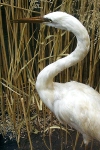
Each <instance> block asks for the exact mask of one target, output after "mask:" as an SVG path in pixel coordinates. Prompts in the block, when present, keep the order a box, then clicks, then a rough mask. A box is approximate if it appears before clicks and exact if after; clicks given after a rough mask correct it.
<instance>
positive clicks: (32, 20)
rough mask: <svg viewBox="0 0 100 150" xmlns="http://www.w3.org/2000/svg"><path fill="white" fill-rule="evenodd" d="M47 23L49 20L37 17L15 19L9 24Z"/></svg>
mask: <svg viewBox="0 0 100 150" xmlns="http://www.w3.org/2000/svg"><path fill="white" fill-rule="evenodd" d="M49 21H50V20H49V19H47V18H43V17H41V16H39V17H32V18H22V19H16V20H12V21H11V22H13V23H43V22H49Z"/></svg>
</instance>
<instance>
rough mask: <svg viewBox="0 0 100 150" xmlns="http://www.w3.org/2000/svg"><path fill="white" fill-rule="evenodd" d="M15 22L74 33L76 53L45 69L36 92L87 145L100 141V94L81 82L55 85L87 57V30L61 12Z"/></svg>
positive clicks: (38, 79)
mask: <svg viewBox="0 0 100 150" xmlns="http://www.w3.org/2000/svg"><path fill="white" fill-rule="evenodd" d="M14 22H22V23H23V22H33V23H34V22H38V23H43V22H44V23H45V24H46V25H48V26H52V27H55V28H59V29H64V30H69V31H71V32H73V33H74V34H75V36H76V38H77V46H76V48H75V50H74V51H73V52H72V53H71V54H70V55H68V56H67V57H64V58H62V59H59V60H57V61H56V62H54V63H52V64H50V65H48V66H47V67H45V68H44V69H43V70H42V71H41V72H40V73H39V75H38V77H37V81H36V89H37V92H38V94H39V96H40V98H41V99H42V101H43V102H44V103H45V104H46V105H47V107H48V108H49V109H50V110H51V111H52V112H53V113H54V114H55V115H56V117H57V118H58V120H59V121H60V122H61V123H63V124H65V125H66V124H68V125H69V126H71V127H73V128H75V129H76V130H77V131H79V132H80V133H81V134H82V135H83V141H84V144H86V145H87V144H88V142H89V141H90V140H91V139H96V140H98V141H100V94H99V93H98V92H97V91H95V90H94V89H93V88H92V87H90V86H88V85H85V84H82V83H79V82H75V81H71V82H67V83H57V82H53V78H54V77H55V76H56V75H57V74H58V73H60V72H61V71H62V70H64V69H66V68H69V67H71V66H73V65H75V64H76V63H78V62H79V61H81V60H83V58H84V57H85V56H86V55H87V53H88V51H89V47H90V39H89V35H88V32H87V30H86V28H85V27H84V26H83V25H82V24H81V22H80V21H79V20H77V19H76V18H75V17H73V16H71V15H70V14H67V13H65V12H59V11H58V12H53V13H49V14H47V15H44V16H43V17H33V18H25V19H24V18H23V19H18V20H14Z"/></svg>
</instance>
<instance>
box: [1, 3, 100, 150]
mask: <svg viewBox="0 0 100 150" xmlns="http://www.w3.org/2000/svg"><path fill="white" fill-rule="evenodd" d="M57 10H61V11H65V12H67V13H70V14H72V15H74V16H76V17H77V18H78V19H79V20H80V21H81V22H82V23H83V24H84V26H85V27H86V28H87V30H88V32H89V35H90V40H91V46H90V52H89V53H88V55H87V56H86V58H85V59H84V60H83V61H82V62H80V63H78V64H77V65H75V66H73V67H71V68H69V69H66V70H64V71H63V72H61V73H60V74H59V75H57V77H55V79H54V80H55V81H58V82H67V81H70V80H75V81H79V82H82V83H85V84H89V85H90V86H92V87H93V88H95V89H96V90H97V91H98V92H100V2H99V0H91V1H90V0H85V1H81V0H64V1H61V0H50V1H48V0H41V1H38V0H28V1H27V0H24V1H23V0H19V1H16V2H15V1H14V0H2V2H0V32H1V34H0V35H1V36H0V40H1V50H0V108H1V110H0V133H2V134H3V135H5V134H6V133H7V132H9V131H11V132H13V136H15V137H16V140H17V143H18V144H19V142H20V138H21V133H22V132H27V134H28V139H29V142H30V149H31V150H32V149H33V147H34V145H32V142H31V137H30V135H31V133H35V134H36V133H38V132H40V131H41V132H43V133H46V132H48V134H49V135H51V132H52V131H53V130H54V129H56V128H57V129H59V128H63V129H62V130H65V131H66V133H65V134H66V140H68V139H67V135H68V134H70V133H69V132H70V130H69V127H66V128H65V127H63V126H62V125H61V124H60V123H59V122H58V121H57V120H56V118H55V117H54V116H53V114H52V113H51V112H50V111H49V109H48V108H47V107H46V106H45V105H44V104H43V103H42V101H41V100H40V98H39V96H38V94H37V92H36V89H35V81H36V77H37V75H38V74H39V72H40V71H41V70H42V69H43V68H44V67H45V66H47V65H48V64H50V63H52V62H54V61H56V60H57V59H60V58H62V57H65V56H67V55H68V54H69V53H71V52H72V51H73V50H74V48H75V46H76V38H75V37H74V35H73V34H72V33H69V32H67V31H61V30H59V29H54V28H50V27H46V26H45V25H43V24H41V25H38V24H12V23H11V21H10V20H13V19H17V18H23V17H31V16H38V15H44V14H47V13H49V12H51V11H57ZM48 116H49V117H48ZM49 122H50V123H49ZM77 141H78V133H77V134H76V140H75V142H74V143H72V144H73V149H75V147H76V145H77ZM61 145H62V143H61ZM61 147H62V146H61ZM49 149H50V150H51V149H52V142H51V140H50V147H49ZM61 149H62V148H61Z"/></svg>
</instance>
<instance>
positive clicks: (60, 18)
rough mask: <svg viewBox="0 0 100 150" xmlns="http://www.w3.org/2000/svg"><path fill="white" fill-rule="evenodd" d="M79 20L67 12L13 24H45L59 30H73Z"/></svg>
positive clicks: (23, 19) (54, 13) (22, 20)
mask: <svg viewBox="0 0 100 150" xmlns="http://www.w3.org/2000/svg"><path fill="white" fill-rule="evenodd" d="M77 21H78V20H77V19H76V18H75V17H73V16H71V15H69V14H67V13H65V12H61V11H56V12H52V13H49V14H46V15H44V16H38V17H32V18H22V19H16V20H13V21H12V22H15V23H45V24H46V25H48V26H52V27H55V28H59V29H67V30H72V29H73V28H75V22H76V23H77ZM78 23H79V21H78Z"/></svg>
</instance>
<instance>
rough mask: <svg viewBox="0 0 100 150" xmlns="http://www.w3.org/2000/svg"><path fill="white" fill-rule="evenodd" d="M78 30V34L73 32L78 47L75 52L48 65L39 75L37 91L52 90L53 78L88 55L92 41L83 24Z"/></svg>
mask: <svg viewBox="0 0 100 150" xmlns="http://www.w3.org/2000/svg"><path fill="white" fill-rule="evenodd" d="M76 29H77V32H74V29H73V31H72V32H73V33H74V34H75V36H76V38H77V46H76V48H75V50H74V51H73V52H72V53H71V54H70V55H68V56H67V57H64V58H62V59H59V60H57V61H56V62H54V63H52V64H50V65H48V66H47V67H45V68H44V69H43V70H42V71H41V72H40V73H39V75H38V77H37V81H36V88H37V91H39V90H43V89H47V88H52V86H53V78H54V77H55V76H56V75H57V74H58V73H60V72H61V71H62V70H64V69H66V68H69V67H71V66H73V65H75V64H76V63H78V62H79V61H81V60H83V59H84V57H85V56H86V55H87V53H88V51H89V46H90V40H89V35H88V33H87V30H86V29H85V27H84V26H83V25H82V24H81V26H80V28H79V27H77V28H76ZM75 31H76V30H75Z"/></svg>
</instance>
